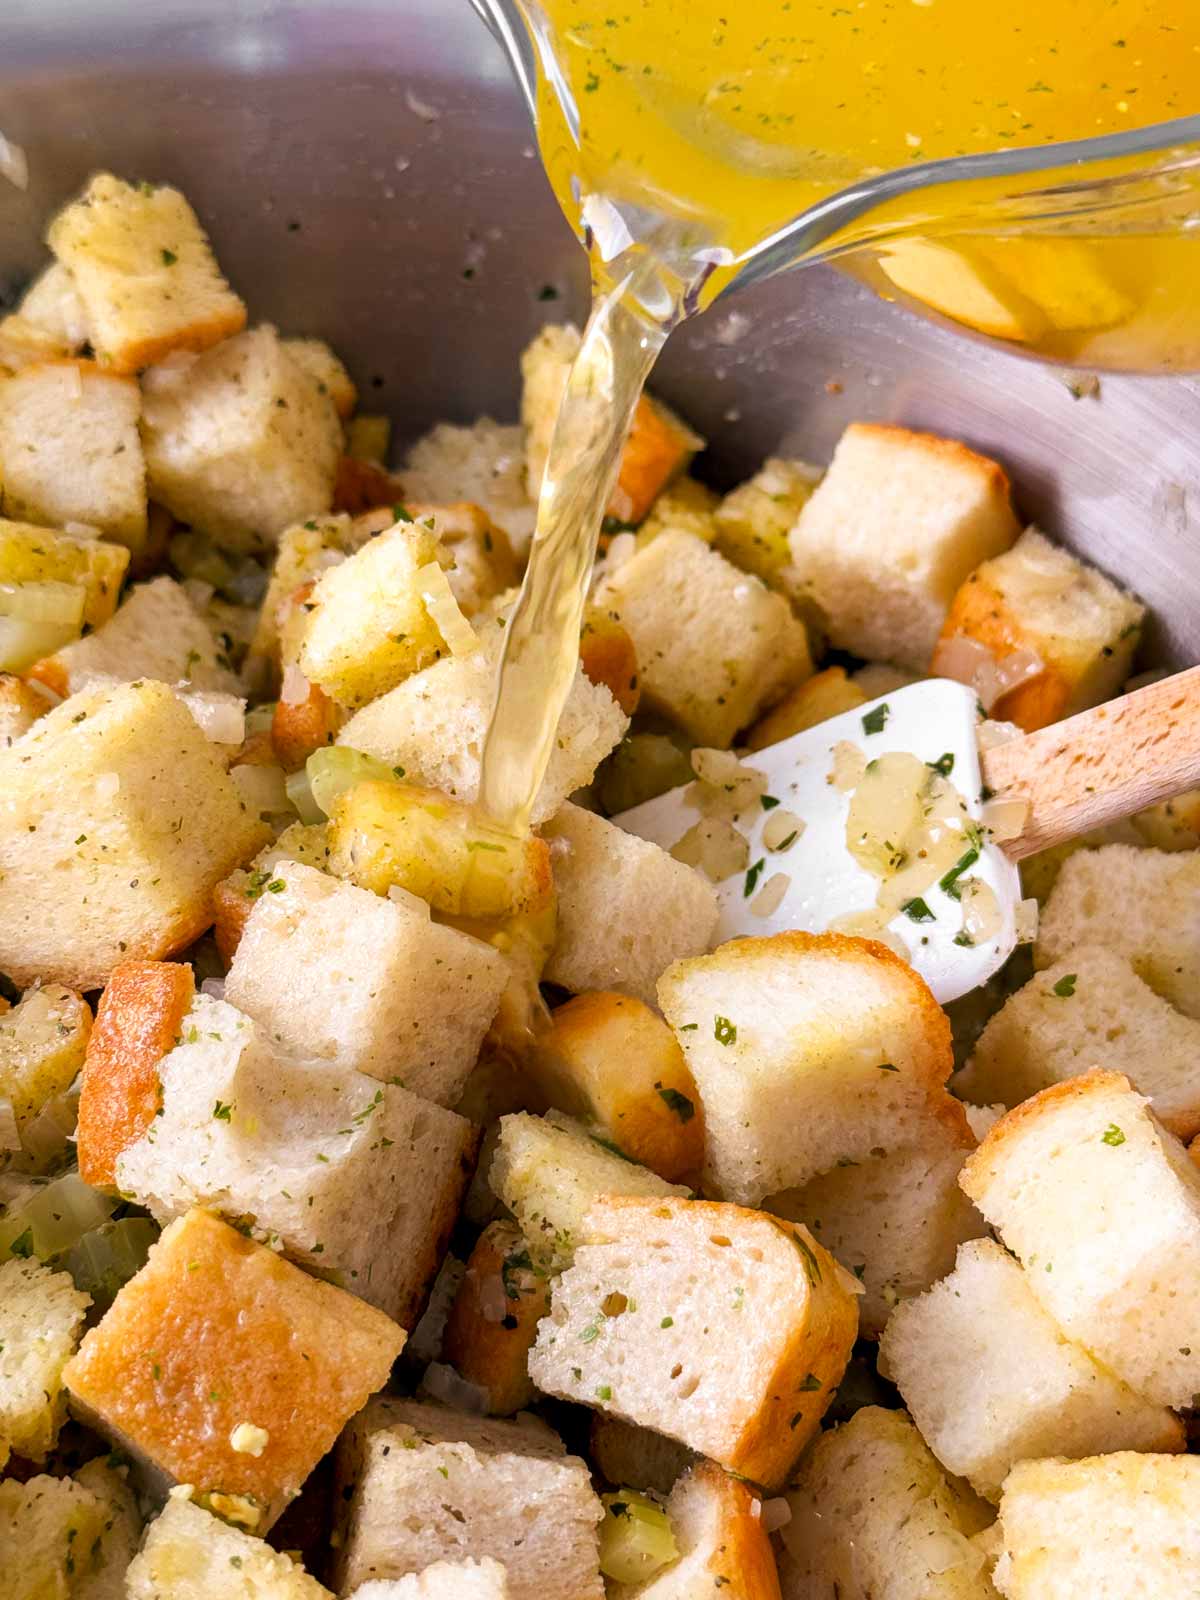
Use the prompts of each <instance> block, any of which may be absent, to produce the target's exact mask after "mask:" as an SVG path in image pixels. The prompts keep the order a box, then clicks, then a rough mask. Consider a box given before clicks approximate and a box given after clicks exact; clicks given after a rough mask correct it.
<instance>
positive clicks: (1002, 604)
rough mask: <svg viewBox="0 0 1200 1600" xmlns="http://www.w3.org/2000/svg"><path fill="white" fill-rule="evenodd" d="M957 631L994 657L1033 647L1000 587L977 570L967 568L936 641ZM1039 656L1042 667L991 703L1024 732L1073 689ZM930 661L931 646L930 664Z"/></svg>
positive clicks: (1046, 718)
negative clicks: (969, 573) (982, 646)
mask: <svg viewBox="0 0 1200 1600" xmlns="http://www.w3.org/2000/svg"><path fill="white" fill-rule="evenodd" d="M960 634H966V635H968V636H969V637H970V638H972V639H975V640H977V641H978V642H979V643H980V644H981V645H984V646H985V647H986V648H987V649H988V650H990V651H991V652H992V654H993V655H994V656H995V657H996V658H997V659H1002V658H1003V657H1004V656H1007V655H1011V654H1012V653H1013V652H1014V651H1016V650H1024V649H1033V650H1037V649H1038V641H1037V640H1036V639H1034V638H1031V637H1030V636H1029V635H1028V634H1027V633H1026V631H1025V629H1024V628H1023V626H1022V624H1021V619H1020V617H1019V616H1018V615H1017V613H1016V612H1014V611H1012V610H1010V609H1009V605H1008V601H1007V599H1006V597H1005V595H1004V593H1003V591H1002V590H1000V589H998V588H997V587H996V586H995V584H993V583H990V582H989V581H988V579H987V576H986V574H985V572H983V571H982V570H981V571H979V572H973V573H972V574H971V576H970V577H969V578H968V579H967V581H966V582H965V583H964V584H963V585H962V586H961V588H960V589H959V591H958V593H957V594H956V595H955V596H954V599H953V600H952V601H951V602H950V610H949V612H948V613H947V616H946V622H945V626H944V627H943V628H942V635H941V639H939V641H938V645H939V647H940V646H941V644H943V643H945V642H946V641H947V640H950V639H953V638H955V637H956V636H958V635H960ZM1039 653H1040V652H1039ZM1041 658H1042V662H1043V665H1042V670H1041V671H1040V672H1039V673H1038V674H1037V676H1036V677H1034V678H1028V679H1026V681H1025V682H1024V683H1019V684H1018V685H1017V686H1016V688H1015V689H1010V690H1009V692H1008V693H1007V694H1004V695H1001V696H1000V698H999V700H997V701H996V702H995V703H994V705H993V706H992V708H991V715H992V716H993V717H995V718H997V719H998V720H1000V721H1004V722H1015V723H1016V725H1017V726H1018V728H1023V729H1024V730H1025V732H1026V733H1033V732H1034V730H1035V729H1037V728H1044V727H1046V726H1047V725H1048V724H1049V723H1051V722H1057V721H1058V720H1059V718H1060V717H1062V716H1063V715H1064V713H1065V712H1066V709H1067V707H1068V705H1069V704H1070V700H1071V695H1072V692H1073V687H1074V686H1073V684H1072V683H1071V680H1070V679H1069V678H1068V677H1067V675H1066V673H1065V672H1064V671H1063V670H1062V668H1061V667H1060V666H1058V665H1056V664H1055V663H1054V662H1053V661H1047V660H1045V657H1044V655H1042V657H1041ZM936 664H937V655H936V652H935V654H934V665H935V667H936Z"/></svg>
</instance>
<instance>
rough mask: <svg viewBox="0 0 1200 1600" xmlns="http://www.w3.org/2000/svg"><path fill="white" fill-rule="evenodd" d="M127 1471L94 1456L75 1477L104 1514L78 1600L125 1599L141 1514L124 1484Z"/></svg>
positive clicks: (82, 1580) (135, 1551) (138, 1541)
mask: <svg viewBox="0 0 1200 1600" xmlns="http://www.w3.org/2000/svg"><path fill="white" fill-rule="evenodd" d="M128 1476H129V1468H128V1467H126V1466H117V1465H115V1464H110V1460H109V1459H106V1458H105V1457H104V1456H96V1457H94V1458H93V1459H92V1460H91V1461H89V1462H87V1464H86V1465H85V1466H82V1467H80V1469H79V1471H78V1472H77V1473H76V1474H75V1482H76V1483H77V1484H80V1485H81V1486H82V1487H83V1488H84V1489H87V1490H89V1491H90V1492H91V1493H92V1494H94V1495H95V1496H96V1498H97V1499H98V1500H99V1501H100V1503H101V1506H102V1507H103V1512H104V1521H103V1523H102V1524H101V1528H100V1535H99V1540H98V1545H99V1548H97V1544H96V1543H95V1542H94V1543H93V1545H92V1548H91V1550H90V1551H89V1552H88V1557H89V1560H88V1565H89V1566H90V1568H91V1570H90V1571H88V1572H86V1573H85V1574H84V1575H83V1576H82V1578H81V1580H80V1581H79V1583H78V1588H77V1593H78V1596H79V1600H126V1593H125V1575H126V1573H127V1572H128V1570H129V1564H130V1562H131V1561H132V1560H133V1558H134V1556H135V1555H136V1554H137V1548H138V1545H139V1543H140V1542H141V1536H142V1515H141V1512H140V1511H139V1509H138V1502H137V1498H136V1496H135V1495H134V1493H133V1490H132V1489H131V1488H130V1487H129V1484H128V1482H127V1481H126V1480H127V1478H128Z"/></svg>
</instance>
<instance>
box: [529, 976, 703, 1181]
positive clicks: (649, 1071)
mask: <svg viewBox="0 0 1200 1600" xmlns="http://www.w3.org/2000/svg"><path fill="white" fill-rule="evenodd" d="M616 1063H620V1070H619V1071H615V1070H614V1065H615V1064H616ZM528 1072H529V1076H530V1077H531V1078H532V1080H533V1082H534V1083H535V1084H537V1086H538V1088H539V1089H540V1090H541V1092H542V1093H543V1094H544V1095H545V1097H546V1099H547V1101H548V1102H549V1103H550V1104H551V1105H553V1106H554V1107H556V1108H557V1109H558V1110H559V1111H566V1112H568V1113H570V1114H572V1115H575V1116H583V1117H586V1118H588V1119H589V1120H591V1121H593V1122H597V1123H599V1124H600V1126H601V1127H602V1128H603V1129H604V1131H605V1132H606V1134H607V1135H608V1137H609V1138H610V1139H611V1140H612V1141H613V1143H614V1144H616V1145H618V1146H619V1147H620V1149H621V1150H622V1151H623V1152H624V1153H625V1154H626V1155H628V1156H630V1157H631V1158H632V1159H633V1160H634V1161H637V1162H640V1163H641V1165H642V1166H644V1167H649V1169H650V1171H651V1172H656V1173H657V1174H658V1175H659V1177H660V1178H665V1179H666V1180H667V1182H668V1183H681V1182H684V1181H686V1180H689V1179H692V1178H695V1177H696V1176H697V1175H698V1174H699V1172H700V1168H701V1166H702V1165H703V1162H704V1108H703V1106H702V1105H701V1103H700V1094H699V1091H698V1090H697V1088H696V1080H695V1079H694V1078H693V1077H692V1073H691V1069H690V1068H689V1066H688V1064H687V1061H686V1060H685V1059H684V1054H683V1051H682V1050H681V1049H680V1048H679V1043H678V1041H677V1040H676V1038H675V1035H674V1034H673V1033H672V1032H671V1030H670V1028H668V1027H667V1025H666V1023H665V1022H664V1021H663V1020H662V1018H661V1017H659V1016H658V1015H657V1014H656V1013H655V1012H653V1011H651V1009H650V1007H649V1006H647V1005H646V1004H644V1002H643V1001H641V1000H636V999H634V998H633V997H632V996H630V995H624V994H613V993H610V992H608V991H606V990H596V991H593V992H591V993H588V994H581V995H577V996H576V997H575V998H574V999H573V1000H568V1001H567V1003H566V1004H565V1005H561V1006H559V1007H558V1008H557V1009H556V1010H555V1011H554V1012H553V1013H552V1015H551V1025H550V1028H549V1029H548V1030H547V1031H546V1032H545V1033H543V1034H541V1035H540V1036H539V1038H538V1040H537V1044H536V1047H535V1049H534V1051H533V1054H532V1056H531V1059H530V1061H529V1063H528Z"/></svg>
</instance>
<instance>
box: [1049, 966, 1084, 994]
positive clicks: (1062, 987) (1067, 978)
mask: <svg viewBox="0 0 1200 1600" xmlns="http://www.w3.org/2000/svg"><path fill="white" fill-rule="evenodd" d="M1078 976H1079V974H1078V973H1077V972H1068V973H1065V974H1064V975H1063V976H1062V977H1061V978H1060V979H1059V980H1058V982H1057V983H1056V984H1055V985H1054V988H1053V989H1052V990H1051V991H1050V992H1051V994H1055V995H1057V996H1058V998H1059V999H1060V1000H1069V999H1070V998H1071V996H1072V995H1073V994H1074V993H1075V982H1076V979H1077V978H1078Z"/></svg>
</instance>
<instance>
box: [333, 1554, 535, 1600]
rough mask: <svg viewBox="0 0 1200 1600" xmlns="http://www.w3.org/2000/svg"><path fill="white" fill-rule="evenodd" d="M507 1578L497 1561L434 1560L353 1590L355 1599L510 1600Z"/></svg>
mask: <svg viewBox="0 0 1200 1600" xmlns="http://www.w3.org/2000/svg"><path fill="white" fill-rule="evenodd" d="M511 1592H512V1591H511V1590H510V1589H509V1587H508V1577H507V1575H506V1573H505V1571H504V1568H503V1567H502V1566H501V1565H500V1563H499V1562H498V1561H493V1560H492V1559H491V1557H490V1556H485V1557H484V1558H483V1560H482V1561H472V1560H470V1559H468V1560H466V1561H435V1562H434V1563H433V1565H432V1566H431V1567H426V1568H425V1569H424V1571H423V1572H410V1573H408V1574H407V1575H406V1576H405V1577H403V1578H378V1579H372V1581H371V1582H370V1583H364V1584H363V1585H362V1587H361V1588H358V1589H356V1590H355V1591H354V1600H508V1596H509V1595H510V1594H511Z"/></svg>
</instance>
